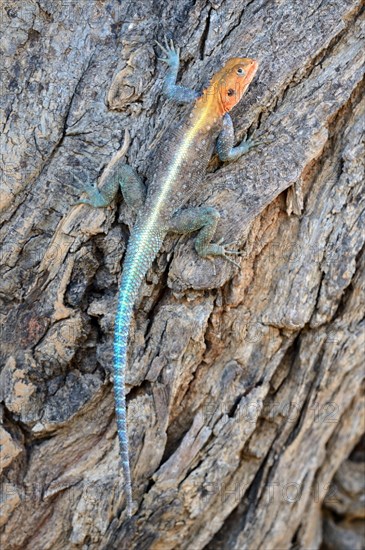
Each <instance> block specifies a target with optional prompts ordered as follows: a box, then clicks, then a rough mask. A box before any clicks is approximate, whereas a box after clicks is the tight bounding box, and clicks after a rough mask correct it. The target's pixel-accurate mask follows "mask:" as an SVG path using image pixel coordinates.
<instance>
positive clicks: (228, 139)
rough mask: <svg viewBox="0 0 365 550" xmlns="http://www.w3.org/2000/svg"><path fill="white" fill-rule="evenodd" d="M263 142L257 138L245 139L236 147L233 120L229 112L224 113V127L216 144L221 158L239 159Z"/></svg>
mask: <svg viewBox="0 0 365 550" xmlns="http://www.w3.org/2000/svg"><path fill="white" fill-rule="evenodd" d="M262 143H263V142H262V141H260V140H256V139H245V140H243V141H242V142H241V144H240V145H237V147H234V146H233V144H234V129H233V122H232V119H231V117H230V116H229V114H228V113H226V114H225V115H224V117H223V128H222V130H221V132H220V134H219V136H218V140H217V145H216V148H217V152H218V155H219V158H220V159H221V160H223V161H225V160H237V159H238V158H239V157H240V156H242V155H244V154H245V153H247V152H248V151H250V149H252V148H253V147H257V146H258V145H261V144H262Z"/></svg>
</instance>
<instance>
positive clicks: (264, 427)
mask: <svg viewBox="0 0 365 550" xmlns="http://www.w3.org/2000/svg"><path fill="white" fill-rule="evenodd" d="M361 4H362V2H361V1H360V0H359V1H357V0H332V1H331V2H322V1H320V0H308V1H307V2H303V1H299V0H286V1H285V0H284V1H279V0H277V1H273V2H267V1H265V0H251V1H249V0H244V1H242V2H237V1H236V0H229V1H227V2H222V3H221V2H216V3H213V2H210V1H206V0H198V1H197V2H196V3H195V4H192V3H191V2H189V1H187V0H182V1H181V2H178V3H177V2H172V1H169V2H162V3H157V2H153V1H148V0H144V1H138V0H137V1H134V2H132V1H129V0H127V1H125V2H118V1H117V0H110V1H109V2H107V1H97V0H89V1H86V0H79V1H78V2H66V1H63V2H61V1H54V0H53V1H48V0H39V1H37V2H35V1H30V0H24V2H22V3H21V4H20V3H19V2H13V1H9V0H5V1H3V4H2V6H1V10H2V33H3V44H4V55H3V66H2V77H3V78H2V80H3V89H2V104H1V113H2V118H3V121H2V129H3V132H2V138H1V139H2V144H1V153H2V159H3V168H4V174H3V178H2V179H3V181H2V201H1V206H2V228H1V242H2V258H1V260H2V262H1V263H2V265H1V277H0V279H1V290H0V292H1V297H2V302H3V306H2V322H3V326H4V329H3V337H2V342H3V346H2V352H1V353H2V370H1V399H2V405H1V407H2V409H1V410H2V420H3V424H2V427H1V444H2V459H1V466H2V475H3V477H2V495H1V503H2V516H1V517H2V520H1V522H2V534H1V543H2V548H3V549H4V550H5V549H20V548H21V549H32V550H36V549H42V550H44V549H47V548H52V549H53V550H55V549H65V548H67V549H74V548H75V549H76V548H83V549H85V548H88V549H96V548H97V549H99V548H105V549H107V548H108V549H111V548H118V549H121V548H122V549H124V548H128V549H130V548H138V549H143V548H146V549H147V548H148V549H153V550H157V549H163V550H165V549H166V550H167V549H173V548H174V549H175V548H181V549H188V548H189V549H190V548H193V549H194V550H198V549H202V548H206V549H209V550H213V549H214V550H217V549H225V550H226V549H230V550H231V549H232V550H233V549H240V550H242V549H250V550H256V549H263V550H274V549H275V550H276V549H290V548H291V549H294V548H300V549H317V548H320V547H321V545H322V548H324V549H330V548H341V549H342V548H343V549H346V548H349V549H351V550H354V549H355V548H359V549H360V548H362V542H361V539H362V537H363V532H362V529H363V526H362V524H361V521H362V520H363V518H364V512H363V508H362V507H361V488H360V487H361V482H362V477H363V476H362V472H363V465H364V463H363V460H364V456H363V447H361V445H360V444H359V440H360V438H361V435H362V433H363V432H364V393H363V379H364V370H363V366H362V360H363V346H364V341H363V310H364V294H363V287H364V256H363V255H362V251H363V244H364V234H363V232H362V230H361V229H362V227H361V215H362V212H363V196H362V195H361V192H363V185H364V183H363V179H364V171H363V170H364V166H363V159H364V147H363V121H364V118H363V117H364V99H363V82H362V81H361V79H362V77H363V63H364V57H363V52H364V41H363V37H364V34H361V33H363V32H364V27H363V16H362V8H361ZM164 33H166V34H167V36H168V37H172V38H173V39H174V41H175V44H177V45H179V46H180V47H181V51H182V54H181V71H180V79H181V82H182V83H183V84H184V85H186V86H189V87H193V88H197V86H198V85H199V86H204V85H205V84H206V82H207V79H208V78H210V77H211V76H212V74H213V73H214V72H215V71H216V70H217V69H218V68H219V67H220V66H221V65H222V63H223V62H224V61H225V60H226V59H228V58H229V57H235V56H238V55H239V56H244V55H247V56H250V57H254V58H257V59H258V60H259V62H260V68H259V71H258V73H257V75H256V78H255V80H254V82H253V83H252V85H251V86H250V88H249V90H248V92H247V94H246V95H245V97H244V99H243V101H242V102H241V103H240V104H239V106H237V107H236V108H235V110H234V111H233V113H232V118H233V121H234V125H235V128H236V138H237V142H239V141H240V140H241V139H242V138H243V137H244V135H245V134H246V133H247V132H248V134H249V135H251V134H252V133H253V132H255V134H256V135H258V136H260V135H264V136H265V140H266V141H267V143H266V144H264V145H263V146H262V147H260V148H256V149H254V150H252V151H251V152H250V153H248V154H247V155H245V156H244V157H243V158H241V159H240V160H239V161H237V162H234V163H230V164H229V163H228V164H223V163H221V162H219V160H218V158H217V157H216V156H214V157H213V158H212V161H211V163H210V165H209V168H208V172H207V176H206V179H205V181H204V184H203V185H202V186H201V187H200V188H199V189H196V193H195V195H194V197H193V198H192V200H191V205H201V204H204V205H210V206H214V207H215V208H217V209H218V210H219V212H220V213H221V223H220V225H219V228H218V230H217V235H216V237H217V239H219V238H223V239H224V241H225V242H231V241H237V243H238V246H239V248H240V250H242V258H241V259H240V263H241V270H240V271H238V270H237V269H236V268H235V267H234V266H232V265H231V264H229V263H227V262H225V261H224V260H223V259H215V260H214V261H213V262H211V261H209V260H204V259H199V258H198V257H197V255H196V253H195V251H194V247H193V239H192V238H191V237H189V236H188V237H181V238H176V236H171V237H168V238H167V239H166V241H165V243H164V245H163V248H162V250H161V252H160V254H159V256H158V258H157V260H156V261H155V262H154V265H153V267H152V268H151V269H150V271H149V273H148V275H147V278H146V282H145V283H144V285H143V287H142V288H141V292H140V301H139V303H138V304H137V307H136V313H135V320H134V324H133V327H132V333H131V337H130V344H129V365H128V372H127V391H128V431H129V437H130V456H131V466H132V479H133V493H134V500H135V501H136V503H137V504H138V510H137V512H136V514H135V515H134V516H133V518H132V519H130V520H128V519H127V518H126V516H125V512H124V494H123V491H122V486H123V479H122V474H121V470H120V468H119V463H118V441H117V436H116V423H115V416H114V401H113V392H112V340H113V336H112V335H113V322H114V311H115V307H116V300H117V289H118V281H119V278H120V272H121V267H122V264H123V254H124V250H125V247H126V243H127V241H128V234H129V231H130V228H131V227H132V225H133V221H134V215H133V213H131V212H130V211H128V210H127V208H126V207H125V205H124V204H123V203H122V201H121V200H119V199H118V201H116V203H115V204H114V205H113V207H111V208H108V209H105V210H102V209H101V210H94V209H92V208H90V207H88V206H86V205H81V206H73V203H75V202H76V200H77V199H78V197H79V196H80V193H81V192H82V185H83V184H84V183H85V182H89V183H93V182H95V181H97V179H98V178H99V177H100V174H101V173H102V170H103V168H104V167H105V166H106V165H107V164H108V162H109V161H110V159H111V158H112V156H113V154H114V153H115V152H116V151H117V150H118V148H119V147H120V145H121V143H122V142H123V137H124V132H125V130H126V129H129V132H130V134H131V144H130V147H129V150H128V153H127V160H128V162H129V163H130V164H131V165H132V166H134V167H135V168H136V169H137V170H138V171H139V173H140V174H141V175H142V177H143V176H144V175H145V174H146V171H147V168H148V166H149V158H150V155H151V154H152V155H153V148H154V146H155V144H156V142H157V141H158V139H159V138H160V135H161V132H163V131H164V130H165V129H166V128H168V127H169V125H170V124H171V122H172V121H173V120H174V119H175V118H176V117H180V116H183V115H184V112H185V110H186V109H185V108H184V107H178V106H175V105H171V103H169V102H168V101H167V100H165V99H164V98H163V97H162V96H161V86H162V79H163V76H164V73H165V71H166V67H165V66H164V65H163V63H161V62H160V61H158V59H157V57H156V51H155V45H154V40H155V39H158V40H159V41H161V40H162V39H163V35H164ZM356 446H357V447H356ZM355 448H356V449H355ZM354 449H355V450H354ZM352 451H353V453H352V455H351V452H352ZM350 455H351V456H350ZM349 456H350V458H349ZM326 495H327V497H326Z"/></svg>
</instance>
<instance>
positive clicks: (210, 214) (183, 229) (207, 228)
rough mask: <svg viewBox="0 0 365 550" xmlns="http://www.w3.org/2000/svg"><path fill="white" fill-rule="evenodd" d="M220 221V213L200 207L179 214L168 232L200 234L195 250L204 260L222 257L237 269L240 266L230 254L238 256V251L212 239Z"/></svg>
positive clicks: (172, 221) (208, 207)
mask: <svg viewBox="0 0 365 550" xmlns="http://www.w3.org/2000/svg"><path fill="white" fill-rule="evenodd" d="M219 219H220V214H219V212H218V211H217V210H216V209H215V208H213V207H211V206H200V207H195V208H186V209H184V210H180V211H179V212H177V213H176V214H175V215H174V216H173V217H172V219H171V221H170V225H169V228H168V230H169V231H172V232H173V233H192V232H193V231H198V230H199V233H198V235H197V237H196V239H195V243H194V244H195V250H196V251H197V253H198V254H199V256H201V257H202V258H209V257H210V256H222V257H223V258H225V259H226V260H228V261H229V262H231V263H233V264H234V265H235V266H236V267H238V268H240V266H239V264H237V263H236V262H234V261H233V260H231V258H229V257H228V254H236V255H238V254H239V252H238V251H236V250H227V249H226V247H225V246H224V245H222V244H220V243H221V241H219V242H217V243H212V242H211V241H212V239H213V236H214V233H215V230H216V228H217V225H218V222H219Z"/></svg>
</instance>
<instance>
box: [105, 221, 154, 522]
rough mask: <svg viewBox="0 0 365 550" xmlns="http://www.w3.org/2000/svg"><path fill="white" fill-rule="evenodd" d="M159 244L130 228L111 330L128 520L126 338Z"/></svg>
mask: <svg viewBox="0 0 365 550" xmlns="http://www.w3.org/2000/svg"><path fill="white" fill-rule="evenodd" d="M162 241H163V234H161V233H160V232H159V231H156V230H155V228H154V227H153V228H152V230H151V229H150V228H148V229H146V230H144V229H140V228H138V226H137V227H136V226H135V228H134V230H133V233H132V235H131V237H130V240H129V243H128V249H127V253H126V258H125V261H124V267H123V274H122V280H121V284H120V290H119V297H118V307H117V315H116V318H115V328H114V395H115V410H116V416H117V428H118V438H119V452H120V458H121V463H122V469H123V476H124V488H125V495H126V501H127V514H128V516H129V517H130V516H132V503H133V500H132V482H131V472H130V465H129V444H128V432H127V418H126V413H127V411H126V398H125V369H126V365H127V346H128V335H129V327H130V324H131V319H132V315H133V307H134V303H135V300H136V297H137V295H138V290H139V287H140V285H141V282H142V281H143V279H144V276H145V274H146V272H147V270H148V269H149V267H150V266H151V264H152V262H153V260H154V258H155V256H156V254H157V252H158V250H159V249H160V247H161V244H162Z"/></svg>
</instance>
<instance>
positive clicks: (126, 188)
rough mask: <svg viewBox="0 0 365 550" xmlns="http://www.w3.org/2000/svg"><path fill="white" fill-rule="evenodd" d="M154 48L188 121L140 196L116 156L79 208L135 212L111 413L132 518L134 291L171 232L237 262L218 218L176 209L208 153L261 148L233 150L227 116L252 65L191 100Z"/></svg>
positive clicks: (223, 74)
mask: <svg viewBox="0 0 365 550" xmlns="http://www.w3.org/2000/svg"><path fill="white" fill-rule="evenodd" d="M156 42H157V41H156ZM157 45H158V46H159V48H161V50H162V52H163V55H165V57H162V58H158V59H160V60H161V61H163V62H166V63H167V65H168V69H167V72H166V76H165V80H164V85H163V92H164V94H165V95H166V96H167V97H168V98H169V99H172V100H175V101H177V102H179V103H182V104H190V106H191V107H190V112H189V114H188V116H187V117H186V119H185V120H184V121H183V122H182V123H179V124H177V125H176V126H175V127H170V128H168V129H167V130H166V132H165V134H164V136H163V138H162V140H161V141H160V143H159V145H158V147H157V150H156V154H155V155H154V157H153V160H152V162H151V164H150V166H149V174H150V178H149V180H150V181H149V185H148V188H147V190H146V187H145V185H144V183H143V181H142V180H141V178H140V177H139V176H138V175H137V173H136V172H135V171H134V170H133V168H132V167H130V166H129V165H128V164H123V163H122V161H121V155H118V154H117V155H116V159H115V162H113V161H112V162H111V163H109V165H108V169H107V171H108V173H107V174H103V176H105V177H103V176H102V180H103V182H104V183H103V185H102V187H101V188H99V187H98V185H97V183H96V182H95V183H94V184H86V185H85V187H84V191H85V192H86V195H87V196H86V198H81V199H80V200H79V201H78V203H81V204H88V205H91V206H93V207H97V208H103V207H106V206H109V205H110V204H111V202H112V201H113V200H114V198H115V196H116V194H117V191H118V188H120V189H121V192H122V195H123V199H124V200H125V202H126V204H127V205H128V206H130V207H132V208H133V209H134V210H135V211H137V216H136V221H135V224H134V226H133V228H132V231H131V234H130V237H129V240H128V245H127V250H126V253H125V259H124V264H123V270H122V276H121V282H120V285H119V296H118V304H117V311H116V317H115V326H114V371H113V372H114V395H115V409H116V418H117V431H118V438H119V453H120V460H121V465H122V471H123V477H124V479H123V482H124V491H125V498H126V510H127V515H128V517H131V516H132V508H133V500H132V482H131V472H130V462H129V443H128V434H127V421H126V397H125V370H126V365H127V345H128V336H129V329H130V324H131V320H132V316H133V309H134V305H135V302H136V300H137V297H138V292H139V287H140V285H141V284H142V282H143V279H144V277H145V275H146V273H147V271H148V269H149V268H150V266H151V265H152V262H153V261H154V259H155V257H156V256H157V254H158V252H159V250H160V248H161V245H162V243H163V240H164V238H165V236H166V234H167V233H168V232H170V231H171V232H174V233H180V234H183V233H192V232H198V234H197V236H196V238H195V250H196V252H197V253H198V255H199V256H200V257H203V258H210V259H212V258H213V257H214V256H223V257H224V258H226V259H227V260H230V261H232V262H233V260H232V259H231V258H229V255H230V254H238V252H237V251H236V250H229V249H227V246H224V245H222V244H221V241H219V242H217V243H214V242H212V239H213V236H214V233H215V230H216V227H217V224H218V220H219V218H220V214H219V212H218V211H217V210H215V209H214V208H212V207H208V206H201V207H194V208H193V207H190V208H189V207H187V208H183V207H184V206H185V204H186V203H187V202H188V200H189V198H190V196H191V195H192V193H193V191H194V189H195V188H196V187H197V186H198V185H199V182H200V181H201V179H202V177H203V175H204V171H205V169H206V167H207V165H208V162H209V160H210V158H211V156H212V153H213V151H214V148H215V147H216V150H217V152H218V156H219V158H220V159H221V160H222V161H231V160H236V159H238V158H239V157H240V156H241V155H243V154H244V153H246V152H247V151H248V150H250V149H251V147H253V146H256V145H258V144H259V143H260V142H258V141H257V140H253V139H248V140H244V141H243V142H242V143H241V144H240V145H237V146H236V147H234V129H233V123H232V119H231V117H230V115H229V111H230V110H231V109H232V108H233V107H234V106H235V105H236V104H237V103H238V102H239V101H240V99H241V98H242V96H243V94H244V92H245V91H246V89H247V87H248V86H249V84H250V83H251V81H252V79H253V78H254V76H255V74H256V71H257V69H258V62H257V61H256V60H254V59H249V58H244V57H242V58H241V57H234V58H231V59H229V60H228V61H227V62H226V63H225V65H224V66H223V68H222V69H221V70H220V71H218V72H217V73H216V74H215V75H214V76H213V78H212V79H211V81H210V83H209V85H208V86H207V87H206V88H205V89H204V90H203V92H202V93H198V92H196V91H194V90H191V89H189V88H187V87H184V86H180V85H177V84H176V81H177V76H178V71H179V63H180V48H177V47H175V46H174V43H173V41H172V40H170V42H169V41H168V40H167V39H166V37H165V42H164V45H162V44H160V43H159V42H157ZM124 149H125V148H124ZM147 179H148V174H147ZM228 246H229V245H228ZM233 263H235V262H233ZM235 265H238V264H236V263H235Z"/></svg>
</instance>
